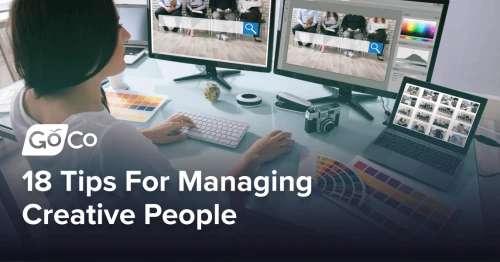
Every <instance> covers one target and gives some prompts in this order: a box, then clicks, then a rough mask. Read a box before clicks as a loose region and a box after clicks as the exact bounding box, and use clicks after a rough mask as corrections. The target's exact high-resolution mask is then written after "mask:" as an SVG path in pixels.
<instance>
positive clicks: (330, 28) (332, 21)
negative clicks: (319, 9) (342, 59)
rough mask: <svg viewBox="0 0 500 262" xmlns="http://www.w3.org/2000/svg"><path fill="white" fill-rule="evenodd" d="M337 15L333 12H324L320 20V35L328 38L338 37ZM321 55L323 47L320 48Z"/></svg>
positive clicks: (323, 50)
mask: <svg viewBox="0 0 500 262" xmlns="http://www.w3.org/2000/svg"><path fill="white" fill-rule="evenodd" d="M338 21H339V15H338V14H337V13H335V12H326V14H323V16H322V18H321V27H320V30H321V33H322V34H324V35H328V36H338V34H339V31H338V29H339V26H340V24H339V22H338ZM320 51H321V53H324V52H325V45H321V46H320Z"/></svg>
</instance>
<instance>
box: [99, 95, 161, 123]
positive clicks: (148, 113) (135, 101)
mask: <svg viewBox="0 0 500 262" xmlns="http://www.w3.org/2000/svg"><path fill="white" fill-rule="evenodd" d="M106 98H107V99H108V106H109V110H110V111H111V115H112V116H113V117H115V118H116V119H121V120H127V121H134V122H147V121H149V119H151V117H152V116H153V115H154V114H155V113H156V111H157V110H158V109H159V108H161V106H162V105H163V103H165V101H167V99H168V96H165V95H156V94H155V95H143V94H136V93H133V92H129V91H106Z"/></svg>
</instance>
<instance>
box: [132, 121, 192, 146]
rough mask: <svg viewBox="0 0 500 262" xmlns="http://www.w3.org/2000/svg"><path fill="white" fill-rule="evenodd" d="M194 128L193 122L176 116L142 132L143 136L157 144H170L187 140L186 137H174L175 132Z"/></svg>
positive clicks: (181, 135)
mask: <svg viewBox="0 0 500 262" xmlns="http://www.w3.org/2000/svg"><path fill="white" fill-rule="evenodd" d="M185 126H186V127H193V126H194V123H193V121H192V120H191V119H190V118H189V117H187V116H183V115H175V116H172V117H171V118H169V119H168V120H166V121H165V122H163V123H161V124H159V125H157V126H155V127H152V128H147V129H143V130H141V132H142V134H143V135H144V136H145V137H147V138H149V139H150V140H151V141H153V143H155V144H169V143H173V142H177V141H182V140H185V139H186V138H187V136H186V135H183V134H180V135H172V133H173V132H174V131H176V130H177V129H180V128H182V127H185Z"/></svg>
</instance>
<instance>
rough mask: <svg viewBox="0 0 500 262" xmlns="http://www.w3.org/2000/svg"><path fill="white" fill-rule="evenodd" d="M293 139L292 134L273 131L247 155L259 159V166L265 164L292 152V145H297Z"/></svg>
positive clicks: (255, 144) (259, 141)
mask: <svg viewBox="0 0 500 262" xmlns="http://www.w3.org/2000/svg"><path fill="white" fill-rule="evenodd" d="M291 137H292V133H288V132H283V131H280V130H277V131H273V132H271V133H269V134H268V135H266V136H265V137H263V138H261V139H259V140H258V141H257V142H255V143H254V144H253V146H252V147H251V148H250V149H249V150H248V151H247V153H246V154H247V155H249V156H255V157H257V159H258V160H259V164H264V163H266V162H269V161H271V160H273V159H275V158H276V157H278V156H280V155H282V154H284V153H287V152H290V151H291V150H292V145H293V144H294V143H295V141H293V140H292V139H291Z"/></svg>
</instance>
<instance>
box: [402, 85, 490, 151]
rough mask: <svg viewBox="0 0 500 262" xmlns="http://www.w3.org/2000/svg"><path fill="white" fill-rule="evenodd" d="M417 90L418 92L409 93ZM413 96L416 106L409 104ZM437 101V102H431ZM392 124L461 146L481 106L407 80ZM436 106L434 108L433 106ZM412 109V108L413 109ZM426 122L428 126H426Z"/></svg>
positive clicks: (465, 140)
mask: <svg viewBox="0 0 500 262" xmlns="http://www.w3.org/2000/svg"><path fill="white" fill-rule="evenodd" d="M417 88H419V89H418V90H420V92H421V93H422V95H421V96H418V97H417V98H415V97H414V96H411V95H409V94H411V93H412V91H415V90H417ZM414 98H415V99H416V100H417V101H416V104H417V105H418V106H417V107H416V108H414V107H411V104H412V101H413V99H414ZM437 101H439V103H434V102H437ZM399 104H400V105H399V107H398V110H397V112H396V116H395V117H394V122H393V124H394V125H397V126H402V127H406V128H408V129H410V130H412V131H415V132H418V133H421V134H426V135H428V136H430V137H433V138H436V139H439V140H442V141H446V142H448V143H451V144H453V145H457V146H460V147H464V146H465V144H466V143H467V140H468V139H471V138H470V137H469V133H470V131H471V128H472V125H473V124H474V121H476V114H477V112H478V110H479V107H480V106H481V105H480V104H479V103H477V102H475V101H469V100H466V99H463V98H461V97H456V96H452V95H449V94H443V93H441V92H436V91H434V90H430V89H423V88H421V87H416V86H414V85H410V84H407V86H406V88H405V89H404V91H403V94H402V95H401V98H400V100H399ZM436 108H437V110H436ZM414 111H415V112H414ZM429 126H430V130H429V129H428V127H429Z"/></svg>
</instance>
